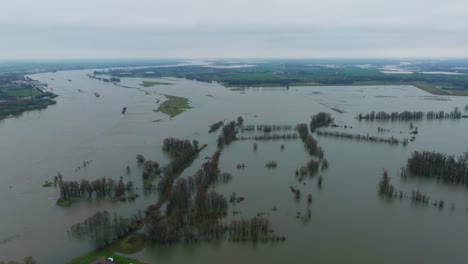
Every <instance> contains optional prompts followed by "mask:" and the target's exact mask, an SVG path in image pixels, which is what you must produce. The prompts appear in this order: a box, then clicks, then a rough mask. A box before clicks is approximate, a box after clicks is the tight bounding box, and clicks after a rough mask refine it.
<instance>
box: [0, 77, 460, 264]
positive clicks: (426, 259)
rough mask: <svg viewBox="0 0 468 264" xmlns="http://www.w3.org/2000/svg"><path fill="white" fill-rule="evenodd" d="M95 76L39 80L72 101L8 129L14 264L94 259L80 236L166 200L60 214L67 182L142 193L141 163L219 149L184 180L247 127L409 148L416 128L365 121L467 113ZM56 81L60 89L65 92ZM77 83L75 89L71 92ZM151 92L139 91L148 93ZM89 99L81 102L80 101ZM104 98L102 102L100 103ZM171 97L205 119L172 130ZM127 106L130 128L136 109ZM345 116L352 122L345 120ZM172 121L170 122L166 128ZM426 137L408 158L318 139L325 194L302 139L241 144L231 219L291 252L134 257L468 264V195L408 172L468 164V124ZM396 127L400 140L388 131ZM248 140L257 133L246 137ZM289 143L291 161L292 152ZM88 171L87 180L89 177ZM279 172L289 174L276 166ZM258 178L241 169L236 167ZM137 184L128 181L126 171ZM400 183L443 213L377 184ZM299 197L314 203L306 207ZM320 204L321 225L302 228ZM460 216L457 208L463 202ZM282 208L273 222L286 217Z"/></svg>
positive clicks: (5, 177) (4, 207)
mask: <svg viewBox="0 0 468 264" xmlns="http://www.w3.org/2000/svg"><path fill="white" fill-rule="evenodd" d="M90 72H92V71H64V72H56V73H43V74H36V75H32V76H31V77H32V78H33V79H37V80H40V81H43V82H47V83H48V84H49V87H50V88H52V89H53V92H55V93H56V94H58V95H59V97H58V98H57V105H55V106H51V107H49V108H47V109H45V110H42V111H33V112H28V113H24V114H23V115H22V116H20V117H18V118H10V119H6V120H3V121H0V135H1V136H0V212H1V215H2V217H1V218H0V260H3V259H5V260H6V259H17V260H19V259H22V258H24V257H25V256H27V255H32V256H34V257H35V258H36V259H37V260H38V261H39V263H66V261H68V260H70V259H72V258H74V257H76V256H78V255H81V254H83V253H85V252H87V251H88V250H90V249H91V248H90V245H89V243H88V242H87V241H79V240H75V239H70V238H69V237H68V235H67V232H66V231H67V229H68V228H69V227H70V226H71V225H72V224H75V223H77V222H80V221H82V220H84V219H86V218H87V217H89V216H91V215H92V214H93V213H94V212H96V211H98V210H104V209H105V210H109V211H111V212H117V213H119V214H122V215H130V214H132V213H135V212H137V211H138V210H139V209H141V210H144V209H145V208H146V207H147V206H148V205H150V204H152V203H155V202H156V201H157V198H158V197H157V195H156V194H143V193H141V196H140V198H138V199H137V200H136V201H134V202H128V203H121V202H111V201H81V202H78V203H76V204H73V206H71V207H70V208H61V207H58V206H56V205H55V201H56V200H57V198H58V197H59V191H58V189H55V188H54V187H51V188H43V187H41V185H42V184H43V183H44V181H45V180H51V179H52V178H53V176H54V175H56V173H57V171H59V172H60V173H61V174H63V175H64V179H65V180H79V179H82V178H85V179H94V178H97V177H111V178H114V179H116V180H117V179H118V178H119V177H120V176H123V177H124V179H125V180H133V181H134V182H135V185H136V186H141V184H142V183H141V172H140V171H139V170H138V168H137V166H136V161H135V155H136V154H143V155H144V156H145V157H147V158H149V159H153V160H157V161H159V162H160V163H162V164H164V163H166V162H167V161H168V159H167V157H165V156H164V155H163V154H162V153H161V144H162V140H163V139H164V138H166V137H169V136H172V137H178V138H187V139H196V140H198V141H199V142H200V144H205V143H206V144H208V147H207V148H206V149H205V150H203V152H202V153H201V154H200V156H199V158H198V159H197V160H195V162H194V163H193V164H192V166H191V167H189V168H188V169H187V170H186V171H185V172H184V173H183V175H182V176H188V175H191V174H193V173H194V172H195V171H196V170H197V169H198V168H199V167H200V166H201V164H202V163H203V162H204V158H205V157H206V156H211V155H212V153H213V152H214V151H215V150H216V138H217V133H212V134H208V128H209V125H211V124H212V123H215V122H217V121H219V120H224V119H225V120H227V121H229V120H234V119H235V118H237V116H240V115H241V116H243V118H244V120H245V121H244V124H246V125H247V124H254V125H255V124H290V125H295V124H297V123H300V122H306V123H308V122H309V121H310V116H311V115H312V114H315V113H318V112H319V111H327V112H330V113H331V114H332V116H333V117H334V118H335V120H336V122H337V124H339V125H347V126H351V127H352V128H346V129H345V128H342V127H341V128H325V129H323V130H339V131H345V132H348V133H359V134H369V135H379V136H382V137H390V136H395V137H397V138H399V139H403V138H408V137H409V122H359V121H358V120H356V119H355V118H354V117H355V116H356V115H357V114H358V113H367V112H370V111H372V110H375V111H380V110H383V111H404V110H411V111H413V110H414V111H439V110H445V111H451V110H452V109H453V108H454V107H459V108H460V109H462V111H463V107H464V105H466V104H468V98H465V97H440V96H431V95H429V94H427V93H426V92H424V91H421V90H419V89H417V88H415V87H412V86H363V87H358V86H354V87H291V88H290V89H289V90H287V89H285V88H252V89H247V90H246V91H245V92H240V91H231V90H229V89H226V88H224V87H222V86H220V85H219V84H215V83H212V84H211V83H210V84H209V83H200V82H195V81H188V80H181V79H174V78H166V79H164V80H163V81H164V82H171V83H174V85H170V86H154V87H147V88H144V87H142V86H139V84H140V83H141V80H142V79H138V78H123V79H122V83H121V85H123V86H127V87H133V88H125V87H121V86H116V85H114V84H111V83H104V82H100V81H97V80H94V79H91V78H88V77H87V76H86V74H87V73H90ZM52 79H53V80H52ZM68 80H71V81H68ZM137 88H138V89H137ZM79 90H80V91H79ZM95 92H98V93H100V94H101V96H100V97H99V98H98V97H95V96H94V93H95ZM162 94H170V95H176V96H184V97H188V98H189V99H190V102H191V106H192V107H193V108H192V109H190V110H189V111H187V112H185V113H183V114H181V115H179V116H177V117H175V118H173V119H170V118H169V117H168V116H165V115H164V114H162V113H159V112H154V111H153V110H154V109H157V103H156V101H157V100H158V99H159V100H164V96H163V95H162ZM124 106H126V107H127V113H126V115H125V116H124V117H122V116H121V115H120V112H121V109H122V107H124ZM330 108H337V109H341V110H343V111H344V113H338V112H334V111H333V110H331V109H330ZM156 120H160V121H158V122H154V121H156ZM413 124H414V125H415V126H417V127H418V130H419V135H417V137H416V140H415V141H414V142H410V143H409V144H408V146H407V147H403V146H401V145H400V146H390V145H387V144H378V143H369V142H357V141H349V140H347V139H335V138H326V137H316V138H317V140H318V142H319V144H320V145H321V146H322V148H323V149H324V151H325V157H326V158H327V159H328V161H329V164H330V166H329V169H328V170H327V171H325V172H323V173H322V174H323V178H324V181H323V187H322V188H321V189H319V188H318V187H317V184H316V182H317V179H316V178H312V179H307V180H306V184H299V182H298V181H297V180H296V178H295V176H294V171H295V170H296V168H298V167H300V166H302V165H304V164H305V163H306V162H307V161H308V160H309V158H310V157H309V156H308V154H307V153H306V151H305V150H304V147H303V146H302V143H301V142H300V141H299V140H297V141H266V142H257V143H258V150H257V151H256V152H254V151H253V148H252V144H253V142H252V141H238V142H234V143H232V144H231V145H229V146H228V147H226V148H224V150H223V152H222V154H221V161H220V168H221V170H222V171H226V172H231V173H232V174H233V179H232V181H231V182H230V183H227V184H218V185H217V186H216V190H217V191H219V192H222V193H224V194H225V195H226V196H228V195H229V194H231V193H232V192H236V193H237V194H238V195H240V196H244V197H245V200H244V201H243V202H242V203H240V204H237V205H235V206H232V205H231V207H230V209H229V211H230V212H231V213H232V211H239V212H240V215H238V216H232V214H230V216H229V218H236V217H253V216H255V215H256V214H257V213H259V212H264V213H266V217H267V218H269V219H270V220H271V222H272V227H273V228H274V230H275V232H276V233H277V234H278V235H284V236H286V237H287V241H286V242H284V243H266V244H263V243H257V244H253V243H231V242H228V241H223V242H217V243H200V244H197V245H191V246H185V245H175V246H165V247H160V246H151V247H148V248H146V249H144V250H142V251H141V252H139V253H136V254H134V255H132V257H136V258H139V259H142V260H146V261H148V262H150V263H188V262H190V263H285V262H291V263H312V262H314V263H356V264H357V263H359V264H362V263H467V262H468V241H467V240H466V237H468V229H467V228H465V225H466V223H467V222H468V212H467V211H466V209H467V208H468V190H467V188H465V187H462V186H454V185H448V184H443V183H438V182H436V181H432V180H402V179H401V178H400V177H399V170H400V167H402V166H404V165H405V162H406V159H407V158H408V157H409V155H410V154H411V152H412V151H413V150H436V151H441V152H445V153H449V154H456V155H459V154H462V153H463V152H464V151H466V150H467V149H468V144H467V142H468V133H467V131H468V120H467V119H462V120H441V121H439V120H437V121H414V122H413ZM378 127H383V128H385V129H389V130H390V132H385V133H379V134H378V133H377V128H378ZM245 135H248V134H245ZM281 144H284V146H285V149H284V150H283V151H281V148H280V146H281ZM85 160H92V163H91V165H89V166H88V167H87V168H86V169H81V170H79V171H77V172H75V169H76V167H77V166H79V165H81V164H82V163H83V161H85ZM269 160H276V161H277V162H278V168H277V169H274V170H269V169H267V168H266V167H265V163H266V162H267V161H269ZM238 163H245V164H246V165H247V168H245V169H243V170H237V169H236V164H238ZM127 165H130V166H131V168H132V173H131V174H130V175H127V174H126V172H125V167H126V166H127ZM383 168H385V169H387V170H388V171H389V174H390V176H391V179H392V183H393V184H394V185H395V187H396V188H397V189H401V190H405V191H407V192H410V191H411V190H413V189H419V190H421V191H423V192H425V193H427V194H429V195H430V196H431V198H432V199H443V200H445V202H446V204H447V206H446V208H445V209H443V210H439V209H435V208H434V207H432V206H417V205H414V204H412V203H411V202H410V201H409V200H402V201H400V200H393V201H389V200H386V199H382V198H380V197H379V196H378V195H377V185H378V182H379V179H380V177H381V175H382V169H383ZM289 186H297V187H298V188H300V190H301V193H302V199H301V200H300V201H299V202H297V201H295V200H294V198H293V195H292V193H291V192H290V190H289ZM309 193H311V194H312V196H313V203H312V206H311V210H312V217H311V219H310V221H303V220H302V219H300V218H299V219H298V218H296V215H297V213H298V212H301V213H302V214H305V212H306V210H307V201H306V200H307V199H306V196H307V194H309ZM452 203H453V204H454V206H455V209H454V210H450V209H449V206H448V205H450V204H452ZM274 207H276V208H277V210H276V211H273V210H271V209H272V208H274Z"/></svg>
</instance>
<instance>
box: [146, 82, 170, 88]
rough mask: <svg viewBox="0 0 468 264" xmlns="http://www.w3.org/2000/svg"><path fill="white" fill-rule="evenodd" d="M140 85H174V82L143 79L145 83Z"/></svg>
mask: <svg viewBox="0 0 468 264" xmlns="http://www.w3.org/2000/svg"><path fill="white" fill-rule="evenodd" d="M140 85H141V86H143V87H151V86H156V85H172V83H165V82H152V81H143V83H142V84H140Z"/></svg>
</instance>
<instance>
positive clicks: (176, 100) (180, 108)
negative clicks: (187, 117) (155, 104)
mask: <svg viewBox="0 0 468 264" xmlns="http://www.w3.org/2000/svg"><path fill="white" fill-rule="evenodd" d="M164 96H166V97H167V99H168V100H167V101H164V103H162V104H161V105H159V108H158V111H161V112H162V113H164V114H166V115H169V116H171V117H174V116H176V115H178V114H181V113H182V112H184V111H185V110H188V109H190V108H191V107H190V106H189V100H188V99H187V98H184V97H178V96H173V95H167V94H165V95H164Z"/></svg>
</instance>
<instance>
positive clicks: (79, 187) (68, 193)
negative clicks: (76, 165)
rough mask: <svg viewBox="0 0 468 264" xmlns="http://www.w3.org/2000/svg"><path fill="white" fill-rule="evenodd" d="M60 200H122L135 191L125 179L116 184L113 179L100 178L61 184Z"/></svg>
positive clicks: (61, 182) (130, 182)
mask: <svg viewBox="0 0 468 264" xmlns="http://www.w3.org/2000/svg"><path fill="white" fill-rule="evenodd" d="M59 187H60V199H63V200H73V199H78V198H88V199H106V198H115V199H122V197H124V196H125V195H126V193H127V192H130V191H132V190H133V182H132V181H128V182H126V183H124V181H123V178H122V177H120V179H119V180H118V181H117V182H116V181H114V180H113V179H111V178H104V177H103V178H99V179H96V180H93V181H88V180H85V179H82V180H80V181H63V180H60V182H59Z"/></svg>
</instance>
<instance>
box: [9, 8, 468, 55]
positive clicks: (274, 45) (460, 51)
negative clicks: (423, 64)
mask: <svg viewBox="0 0 468 264" xmlns="http://www.w3.org/2000/svg"><path fill="white" fill-rule="evenodd" d="M1 1H2V3H0V59H61V58H226V57H229V58H267V57H274V58H279V57H287V58H320V57H327V58H333V57H353V58H357V57H379V58H388V57H390V58H391V57H400V58H401V57H407V58H410V57H468V1H466V0H445V1H440V0H437V1H435V0H392V1H389V0H308V1H307V0H250V1H247V0H231V1H225V0H170V1H163V0H152V1H150V0H14V1H7V0H1Z"/></svg>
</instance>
